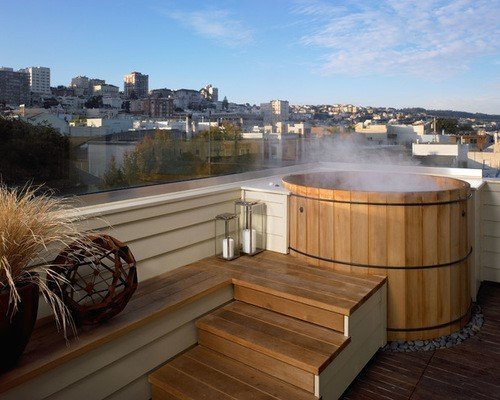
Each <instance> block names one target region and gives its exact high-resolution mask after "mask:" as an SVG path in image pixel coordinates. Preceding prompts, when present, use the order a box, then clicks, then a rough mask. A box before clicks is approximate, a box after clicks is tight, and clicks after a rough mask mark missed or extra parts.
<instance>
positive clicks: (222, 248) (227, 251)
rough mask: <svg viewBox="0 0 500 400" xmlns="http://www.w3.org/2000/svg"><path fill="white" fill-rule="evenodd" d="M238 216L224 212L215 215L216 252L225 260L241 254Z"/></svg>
mask: <svg viewBox="0 0 500 400" xmlns="http://www.w3.org/2000/svg"><path fill="white" fill-rule="evenodd" d="M238 228H239V224H238V216H237V215H236V214H231V213H224V214H219V215H217V216H216V217H215V254H216V255H217V256H218V257H219V258H221V259H223V260H234V259H235V258H237V257H239V256H240V241H239V235H238Z"/></svg>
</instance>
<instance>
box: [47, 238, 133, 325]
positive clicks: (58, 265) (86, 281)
mask: <svg viewBox="0 0 500 400" xmlns="http://www.w3.org/2000/svg"><path fill="white" fill-rule="evenodd" d="M89 240H90V241H91V242H92V244H93V246H92V247H93V249H92V251H89V250H88V249H84V248H83V247H82V246H80V245H79V244H73V245H71V246H69V247H68V248H66V249H65V250H64V251H62V252H61V253H60V254H59V255H58V256H57V257H56V259H55V260H54V265H55V266H54V268H53V269H54V270H55V271H56V272H58V273H59V274H61V275H63V276H64V277H65V278H66V279H67V280H68V283H66V284H64V285H62V286H61V288H58V287H56V286H55V284H54V283H52V282H50V281H49V282H48V285H49V287H50V288H51V290H52V291H53V292H54V293H55V294H57V295H58V296H59V297H60V298H61V299H62V300H63V301H64V303H65V304H66V306H67V307H68V309H69V310H70V312H71V314H72V316H73V319H74V321H75V324H76V325H91V324H97V323H100V322H103V321H106V320H108V319H109V318H111V317H113V316H115V315H116V314H118V313H119V312H121V311H122V310H123V309H124V308H125V306H126V305H127V303H128V301H129V300H130V297H131V296H132V294H133V293H134V291H135V290H136V288H137V270H136V262H135V258H134V256H133V254H132V252H131V251H130V249H129V248H128V246H127V245H125V244H123V243H122V242H120V241H119V240H117V239H115V238H114V237H112V236H109V235H96V236H90V237H89Z"/></svg>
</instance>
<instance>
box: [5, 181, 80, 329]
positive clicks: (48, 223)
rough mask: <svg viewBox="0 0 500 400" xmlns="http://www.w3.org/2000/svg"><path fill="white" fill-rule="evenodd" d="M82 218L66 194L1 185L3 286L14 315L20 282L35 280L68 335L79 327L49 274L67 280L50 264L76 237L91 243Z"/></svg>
mask: <svg viewBox="0 0 500 400" xmlns="http://www.w3.org/2000/svg"><path fill="white" fill-rule="evenodd" d="M77 222H78V218H77V217H76V216H75V213H74V212H72V208H71V206H70V205H69V202H68V201H67V200H65V199H59V198H55V197H53V196H51V194H50V193H41V190H40V188H36V187H35V188H34V187H29V186H26V187H24V188H21V189H10V188H8V187H6V186H5V185H3V184H0V291H3V290H9V310H10V312H11V313H12V315H13V314H14V313H15V312H16V311H17V309H18V306H19V302H20V296H19V293H18V290H17V285H20V284H23V283H27V282H33V283H35V284H36V285H37V286H38V287H39V290H40V293H41V294H42V296H43V297H44V299H45V301H47V303H48V304H49V305H50V306H51V308H52V310H53V312H54V316H55V320H56V324H57V326H58V328H60V329H62V331H63V333H64V336H65V337H66V338H67V331H68V328H71V329H72V330H73V332H75V327H74V324H73V320H72V318H71V315H70V314H69V312H68V310H67V308H66V306H65V305H64V303H63V302H62V301H61V299H60V298H59V297H58V296H57V295H56V294H55V293H54V292H52V291H51V290H49V288H48V286H47V280H46V279H49V280H51V281H54V282H56V283H57V284H58V285H59V286H58V287H60V285H61V284H62V283H65V282H66V280H65V278H63V277H62V276H61V275H59V274H57V273H55V272H54V271H52V269H51V267H52V260H53V259H54V255H55V254H56V253H58V252H59V251H61V250H62V249H63V248H66V247H67V246H69V245H70V244H72V243H75V242H77V243H81V244H82V245H84V246H90V243H89V241H88V240H87V239H86V237H85V236H84V235H83V234H82V233H80V232H79V230H78V229H77V226H76V223H77Z"/></svg>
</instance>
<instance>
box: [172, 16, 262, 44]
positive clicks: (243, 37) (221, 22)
mask: <svg viewBox="0 0 500 400" xmlns="http://www.w3.org/2000/svg"><path fill="white" fill-rule="evenodd" d="M167 16H169V17H170V18H173V19H175V20H177V21H179V22H180V23H181V24H183V25H185V26H186V27H188V28H190V29H193V30H194V31H195V32H196V33H197V34H198V35H201V36H204V37H206V38H208V39H210V40H212V41H214V42H216V43H217V44H222V45H224V46H230V47H236V46H241V45H242V44H249V43H251V42H252V41H253V32H252V30H251V29H249V28H247V27H246V26H245V24H244V23H243V22H242V21H240V20H239V19H237V18H235V17H234V16H233V15H232V14H231V13H230V12H229V11H227V10H205V11H203V10H199V11H189V12H184V11H174V12H169V13H167Z"/></svg>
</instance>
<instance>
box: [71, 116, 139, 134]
mask: <svg viewBox="0 0 500 400" xmlns="http://www.w3.org/2000/svg"><path fill="white" fill-rule="evenodd" d="M69 125H70V128H69V129H70V134H71V136H89V137H91V136H103V135H109V134H110V133H117V132H124V131H128V130H129V129H131V128H132V120H131V119H124V118H87V119H85V120H84V121H83V122H80V121H76V122H75V121H71V122H70V123H69Z"/></svg>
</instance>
